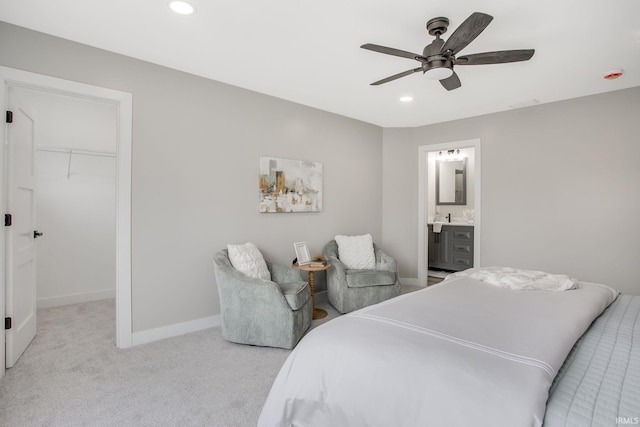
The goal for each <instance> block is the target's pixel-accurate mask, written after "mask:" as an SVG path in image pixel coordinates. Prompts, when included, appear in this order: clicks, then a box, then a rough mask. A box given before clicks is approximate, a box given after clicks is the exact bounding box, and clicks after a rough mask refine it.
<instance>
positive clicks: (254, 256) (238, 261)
mask: <svg viewBox="0 0 640 427" xmlns="http://www.w3.org/2000/svg"><path fill="white" fill-rule="evenodd" d="M227 250H228V252H229V261H231V265H232V266H233V268H235V269H236V270H238V271H240V272H242V273H244V274H246V275H247V276H249V277H254V278H256V279H264V280H271V273H270V272H269V269H268V268H267V263H266V262H265V260H264V258H263V257H262V254H261V253H260V250H259V249H258V248H257V247H256V245H254V244H253V243H245V244H243V245H227Z"/></svg>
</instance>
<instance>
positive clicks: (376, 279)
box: [347, 270, 396, 288]
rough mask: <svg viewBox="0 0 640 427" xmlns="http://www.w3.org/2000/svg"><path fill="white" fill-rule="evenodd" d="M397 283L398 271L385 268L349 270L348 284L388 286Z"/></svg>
mask: <svg viewBox="0 0 640 427" xmlns="http://www.w3.org/2000/svg"><path fill="white" fill-rule="evenodd" d="M394 283H396V273H395V272H394V271H385V270H347V286H348V287H350V288H364V287H367V286H387V285H393V284H394Z"/></svg>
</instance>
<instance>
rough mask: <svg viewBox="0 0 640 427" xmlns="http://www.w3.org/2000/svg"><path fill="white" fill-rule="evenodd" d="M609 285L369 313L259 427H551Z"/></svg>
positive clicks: (291, 366)
mask: <svg viewBox="0 0 640 427" xmlns="http://www.w3.org/2000/svg"><path fill="white" fill-rule="evenodd" d="M616 295H617V292H616V291H614V290H613V289H611V288H608V287H606V286H603V285H595V284H583V283H581V285H580V287H579V288H578V289H574V290H571V291H567V292H548V291H536V292H521V291H514V290H510V289H503V288H499V287H495V286H492V285H488V284H486V283H484V282H481V281H477V280H474V279H471V278H468V277H459V278H454V279H450V280H447V281H445V282H443V283H441V284H439V285H436V286H432V287H430V288H427V289H425V290H421V291H417V292H413V293H411V294H405V295H401V296H400V297H397V298H394V299H392V300H389V301H386V302H384V303H381V304H377V305H374V306H371V307H367V308H364V309H362V310H359V311H357V312H353V313H351V314H348V315H345V316H342V317H339V318H337V319H334V320H332V321H330V322H328V323H326V324H324V325H322V326H320V327H318V328H316V329H315V330H313V331H311V332H310V333H309V334H308V335H307V336H306V337H305V338H303V340H302V341H301V342H300V343H299V344H298V346H297V347H296V349H295V350H294V351H293V352H292V353H291V355H290V356H289V358H288V359H287V361H286V362H285V364H284V366H283V367H282V369H281V371H280V373H279V374H278V377H277V378H276V380H275V382H274V384H273V386H272V389H271V392H270V393H269V396H268V398H267V401H266V403H265V405H264V407H263V410H262V413H261V415H260V419H259V422H258V425H259V426H262V427H264V426H300V427H302V426H332V427H340V426H345V427H357V426H367V427H369V426H385V427H388V426H394V427H395V426H412V427H413V426H436V427H440V426H465V427H466V426H490V427H499V426H505V427H507V426H508V427H519V426H526V427H530V426H540V425H541V423H542V419H543V417H544V412H545V403H546V400H547V395H548V390H549V387H550V385H551V383H552V381H553V378H554V377H555V375H556V372H557V371H558V369H559V368H560V366H561V365H562V363H563V361H564V359H565V357H566V355H567V354H568V352H569V350H570V349H571V347H572V346H573V344H574V343H575V342H576V340H577V339H578V338H579V337H580V336H581V335H582V333H584V331H585V330H586V329H587V328H588V326H589V325H590V323H591V321H592V320H593V319H594V318H595V317H597V316H598V315H599V314H600V313H601V312H602V311H603V310H604V309H605V308H606V307H607V306H608V305H609V304H610V303H611V302H612V301H613V299H614V298H615V296H616Z"/></svg>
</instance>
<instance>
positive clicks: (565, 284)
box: [447, 267, 578, 291]
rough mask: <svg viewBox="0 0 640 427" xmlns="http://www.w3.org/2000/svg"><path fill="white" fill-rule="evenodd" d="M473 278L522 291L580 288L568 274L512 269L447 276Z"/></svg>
mask: <svg viewBox="0 0 640 427" xmlns="http://www.w3.org/2000/svg"><path fill="white" fill-rule="evenodd" d="M454 277H471V278H472V279H477V280H482V281H483V282H486V283H489V284H490V285H494V286H500V287H502V288H509V289H517V290H521V291H568V290H570V289H575V288H577V287H578V281H577V280H576V279H573V278H571V277H569V276H567V275H566V274H550V273H545V272H544V271H536V270H521V269H517V268H511V267H483V268H469V269H467V270H463V271H459V272H457V273H453V274H451V275H449V276H447V279H450V278H454Z"/></svg>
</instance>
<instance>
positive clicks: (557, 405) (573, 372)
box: [544, 295, 640, 427]
mask: <svg viewBox="0 0 640 427" xmlns="http://www.w3.org/2000/svg"><path fill="white" fill-rule="evenodd" d="M639 424H640V297H638V296H631V295H620V296H619V297H618V298H617V299H616V300H615V301H614V302H613V303H612V304H611V306H610V307H609V308H608V309H607V310H606V311H605V312H604V313H603V314H602V315H601V316H600V317H599V318H598V319H596V320H595V322H594V323H593V324H592V325H591V327H590V328H589V330H588V331H587V332H586V333H585V334H584V335H583V336H582V337H581V338H580V340H579V341H578V342H577V343H576V345H575V346H574V348H573V349H572V350H571V353H570V354H569V356H568V357H567V360H566V361H565V363H564V365H563V366H562V368H561V370H560V372H559V373H558V375H557V377H556V379H555V380H554V383H553V385H552V387H551V391H550V396H549V401H548V402H547V411H546V414H545V418H544V426H545V427H560V426H562V427H587V426H592V427H599V426H602V427H604V426H617V425H639Z"/></svg>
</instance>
